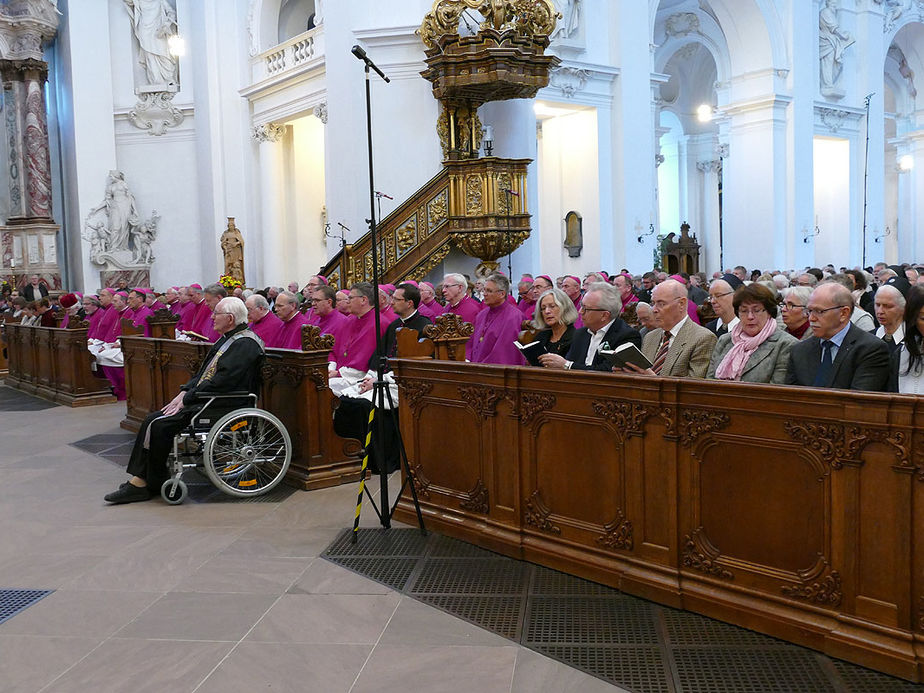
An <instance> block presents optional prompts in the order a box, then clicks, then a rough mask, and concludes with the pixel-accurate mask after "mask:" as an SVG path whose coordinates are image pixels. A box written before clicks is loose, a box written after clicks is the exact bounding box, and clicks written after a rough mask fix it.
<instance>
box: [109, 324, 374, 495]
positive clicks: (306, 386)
mask: <svg viewBox="0 0 924 693" xmlns="http://www.w3.org/2000/svg"><path fill="white" fill-rule="evenodd" d="M211 346H212V345H211V344H206V343H202V342H179V341H176V340H172V339H155V338H145V337H138V336H128V337H123V339H122V352H123V354H124V356H125V387H126V391H127V395H128V397H127V400H126V416H125V419H123V420H122V422H121V426H122V428H125V429H128V430H131V431H137V430H138V428H139V427H140V425H141V422H142V421H143V420H144V417H145V416H147V414H148V413H150V412H152V411H156V410H158V409H160V408H161V407H163V406H164V405H165V404H166V403H167V402H169V401H170V400H171V399H173V397H175V396H176V393H177V392H179V390H180V386H181V385H182V384H183V383H185V382H187V381H188V380H189V379H190V378H192V376H193V374H194V373H195V372H196V371H197V370H198V369H199V366H200V365H201V363H202V360H203V359H204V358H205V355H206V353H207V352H208V350H209V349H210V348H211ZM331 348H333V338H332V337H329V336H327V335H324V336H321V335H320V334H319V331H318V328H317V327H314V326H312V325H306V326H304V328H303V330H302V351H294V350H290V349H268V350H267V351H268V352H269V353H271V354H277V355H279V356H280V357H281V358H279V359H275V358H268V359H267V360H266V364H265V366H264V369H263V390H262V392H261V393H260V407H262V408H263V409H266V410H267V411H270V412H272V413H273V414H275V415H276V416H278V417H279V418H280V419H281V420H282V422H283V424H285V426H286V429H287V430H288V431H289V436H290V437H291V438H292V445H293V454H292V464H291V466H290V468H289V473H288V474H287V476H286V482H287V483H288V484H290V485H292V486H295V487H297V488H301V489H315V488H324V487H327V486H336V485H338V484H343V483H350V482H352V481H358V480H359V469H360V463H361V460H360V458H359V454H360V450H361V445H360V443H359V441H355V440H344V439H342V438H340V437H339V436H337V434H336V433H334V426H333V415H332V412H333V408H334V405H335V403H336V402H335V398H334V396H333V394H332V393H331V391H330V389H329V388H328V386H327V356H328V353H329V352H330V349H331Z"/></svg>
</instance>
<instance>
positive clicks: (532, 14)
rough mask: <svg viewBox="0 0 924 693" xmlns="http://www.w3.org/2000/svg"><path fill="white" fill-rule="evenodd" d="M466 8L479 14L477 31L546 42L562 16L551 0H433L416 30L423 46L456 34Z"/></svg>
mask: <svg viewBox="0 0 924 693" xmlns="http://www.w3.org/2000/svg"><path fill="white" fill-rule="evenodd" d="M466 10H476V11H477V12H478V13H480V14H481V16H482V22H481V24H480V26H479V30H480V31H484V30H486V29H494V30H495V31H499V32H506V31H512V32H515V33H518V34H521V35H524V36H531V37H535V38H545V39H546V42H548V37H549V36H551V34H552V32H554V31H555V25H556V24H557V22H558V20H559V19H561V18H562V15H561V13H560V12H558V11H557V10H556V9H555V5H554V3H553V2H552V0H436V2H434V3H433V8H432V9H431V10H430V11H429V12H428V13H427V14H426V16H425V17H424V20H423V22H422V23H421V25H420V28H419V29H418V30H417V33H418V35H419V36H420V40H421V41H423V43H424V45H425V46H426V47H427V48H437V47H438V46H439V44H440V42H441V39H443V38H444V37H453V36H454V37H458V36H459V21H460V18H461V16H462V13H463V12H465V11H466Z"/></svg>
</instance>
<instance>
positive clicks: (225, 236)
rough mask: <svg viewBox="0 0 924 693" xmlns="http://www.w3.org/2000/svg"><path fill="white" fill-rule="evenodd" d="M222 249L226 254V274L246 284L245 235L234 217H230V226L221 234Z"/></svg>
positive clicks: (242, 284)
mask: <svg viewBox="0 0 924 693" xmlns="http://www.w3.org/2000/svg"><path fill="white" fill-rule="evenodd" d="M221 251H222V253H224V256H225V274H226V275H228V276H230V277H234V278H235V279H237V280H238V281H239V282H240V283H241V286H244V237H243V236H242V235H241V231H240V229H238V228H237V226H235V225H234V217H228V228H226V229H225V231H224V233H222V234H221Z"/></svg>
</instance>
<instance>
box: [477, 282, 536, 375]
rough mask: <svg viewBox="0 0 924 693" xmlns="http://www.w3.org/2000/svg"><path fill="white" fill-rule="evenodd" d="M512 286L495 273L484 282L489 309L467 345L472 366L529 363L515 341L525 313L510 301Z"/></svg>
mask: <svg viewBox="0 0 924 693" xmlns="http://www.w3.org/2000/svg"><path fill="white" fill-rule="evenodd" d="M509 291H510V283H509V282H508V281H507V278H506V277H504V276H503V275H499V274H492V275H490V276H488V278H487V279H485V282H484V302H485V305H486V306H487V309H486V310H483V311H481V312H480V313H479V314H478V316H477V317H476V318H475V329H474V331H473V332H472V337H471V339H469V340H468V343H467V344H466V345H465V357H466V358H467V359H468V360H469V361H471V362H472V363H496V364H500V365H505V366H523V365H526V361H525V359H524V358H523V355H522V354H521V353H520V350H519V349H517V347H516V346H514V341H516V339H517V337H518V336H519V334H520V324H521V323H522V322H523V313H521V312H520V309H519V308H518V307H517V306H515V305H513V304H512V303H508V302H507V294H508V292H509Z"/></svg>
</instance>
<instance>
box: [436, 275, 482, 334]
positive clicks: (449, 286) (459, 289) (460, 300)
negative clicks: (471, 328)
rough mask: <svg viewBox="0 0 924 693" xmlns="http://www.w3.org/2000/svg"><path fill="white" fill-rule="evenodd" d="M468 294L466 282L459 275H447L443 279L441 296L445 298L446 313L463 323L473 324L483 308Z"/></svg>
mask: <svg viewBox="0 0 924 693" xmlns="http://www.w3.org/2000/svg"><path fill="white" fill-rule="evenodd" d="M467 294H468V281H467V280H466V279H465V277H464V276H462V275H461V274H447V275H446V276H445V277H443V296H444V297H445V298H446V311H445V312H446V313H455V314H456V315H458V316H459V317H460V318H462V319H463V320H464V321H465V322H470V323H472V324H474V323H475V318H477V317H478V313H480V312H481V309H482V308H484V306H483V305H482V304H480V303H478V301H476V300H475V299H473V298H471V297H470V296H468V295H467Z"/></svg>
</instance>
